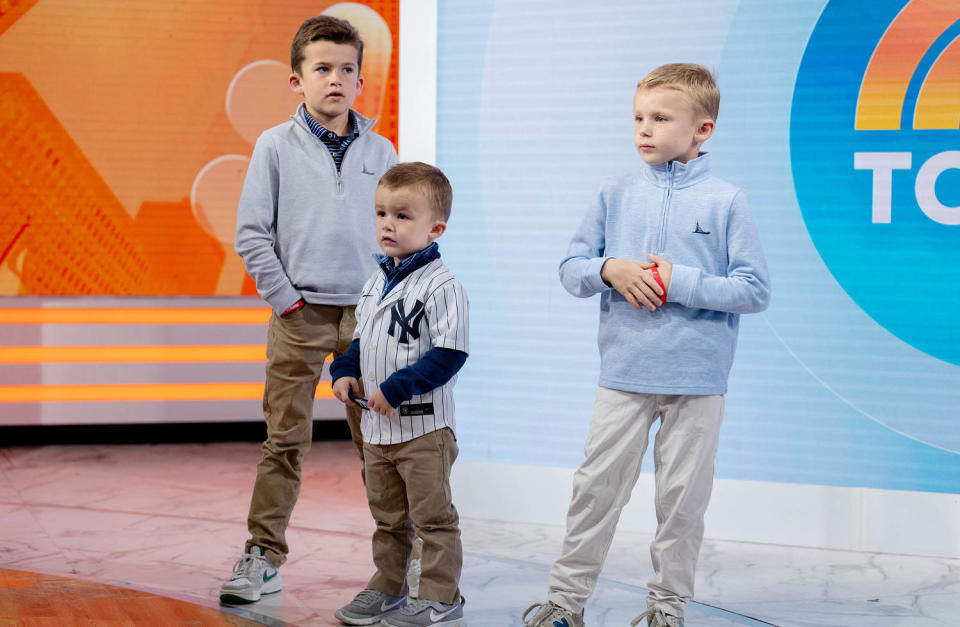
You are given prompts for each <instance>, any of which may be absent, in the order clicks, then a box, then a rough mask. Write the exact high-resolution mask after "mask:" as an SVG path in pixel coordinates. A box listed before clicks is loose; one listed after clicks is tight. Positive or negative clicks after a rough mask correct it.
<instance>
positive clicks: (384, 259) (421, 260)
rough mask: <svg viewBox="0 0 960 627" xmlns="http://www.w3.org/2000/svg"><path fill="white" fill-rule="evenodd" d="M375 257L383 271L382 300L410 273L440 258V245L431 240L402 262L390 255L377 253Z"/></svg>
mask: <svg viewBox="0 0 960 627" xmlns="http://www.w3.org/2000/svg"><path fill="white" fill-rule="evenodd" d="M373 258H374V259H376V260H377V266H379V268H380V271H381V272H383V278H384V284H383V292H381V294H380V300H381V301H382V300H383V299H384V297H385V296H386V295H387V294H388V293H389V292H390V290H392V289H393V288H395V287H396V286H397V285H398V284H399V283H400V281H402V280H404V279H405V278H407V277H408V276H410V273H412V272H413V271H415V270H419V269H420V268H422V267H423V266H425V265H427V264H428V263H430V262H431V261H433V260H434V259H439V258H440V247H439V246H437V243H436V242H431V243H430V245H429V246H427V247H426V248H424V249H423V250H419V251H417V252H415V253H413V254H412V255H410V256H409V257H407V258H406V259H404V260H402V261H401V262H400V263H394V261H393V257H391V256H389V255H382V254H376V255H374V256H373Z"/></svg>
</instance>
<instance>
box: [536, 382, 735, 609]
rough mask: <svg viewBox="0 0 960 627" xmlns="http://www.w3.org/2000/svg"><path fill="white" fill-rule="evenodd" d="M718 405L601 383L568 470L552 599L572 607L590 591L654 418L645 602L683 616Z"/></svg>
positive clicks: (720, 401)
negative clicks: (579, 451) (578, 460)
mask: <svg viewBox="0 0 960 627" xmlns="http://www.w3.org/2000/svg"><path fill="white" fill-rule="evenodd" d="M723 406H724V397H723V396H721V395H716V396H675V395H661V394H635V393H631V392H623V391H619V390H611V389H607V388H600V390H599V391H598V393H597V399H596V402H595V404H594V414H593V419H592V421H591V423H590V432H589V434H588V436H587V443H586V446H585V447H584V454H585V456H586V459H585V460H584V462H583V465H581V466H580V468H579V469H578V470H577V472H576V473H575V474H574V478H573V497H572V498H571V501H570V509H569V511H568V513H567V532H566V537H565V538H564V543H563V550H562V554H561V557H560V559H559V560H557V562H556V563H555V564H554V565H553V568H552V569H551V570H550V600H551V601H553V602H554V603H556V604H558V605H560V606H562V607H564V608H566V609H568V610H570V611H572V612H574V613H578V614H579V613H580V611H581V610H582V608H583V606H584V605H585V604H586V602H587V599H588V598H589V597H590V595H591V594H592V593H593V589H594V587H595V586H596V583H597V578H598V577H599V576H600V570H601V568H602V567H603V562H604V560H605V559H606V557H607V551H609V549H610V543H611V542H612V541H613V534H614V531H615V530H616V526H617V521H618V520H619V518H620V512H621V511H622V510H623V507H624V506H625V505H626V504H627V502H628V501H629V500H630V493H631V492H632V490H633V487H634V485H635V484H636V482H637V479H638V477H639V476H640V462H641V460H642V459H643V454H644V453H645V452H646V448H647V439H648V436H649V432H650V428H651V427H652V426H653V423H654V422H655V421H656V420H657V419H658V418H659V419H660V421H661V424H660V430H659V431H658V432H657V436H656V440H655V443H654V449H653V459H654V472H655V483H656V495H655V505H656V511H657V531H656V535H655V536H654V539H653V542H652V543H651V545H650V556H651V558H652V560H653V569H654V577H653V579H651V580H650V582H649V583H648V588H649V590H650V594H649V595H648V596H647V607H648V608H649V607H658V608H660V609H661V610H662V611H663V612H664V613H667V614H672V615H674V616H678V617H680V618H683V615H684V603H685V602H686V601H687V600H688V599H690V598H692V597H693V582H694V572H695V570H696V566H697V556H698V554H699V553H700V544H701V543H702V541H703V515H704V512H705V511H706V509H707V504H708V503H709V501H710V492H711V490H712V488H713V466H714V459H715V458H716V454H717V441H718V439H719V435H720V423H721V421H722V419H723Z"/></svg>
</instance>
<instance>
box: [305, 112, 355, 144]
mask: <svg viewBox="0 0 960 627" xmlns="http://www.w3.org/2000/svg"><path fill="white" fill-rule="evenodd" d="M347 116H348V117H347V128H349V129H350V132H349V133H347V134H346V135H337V134H336V133H334V132H333V131H331V130H330V129H328V128H327V127H325V126H324V125H323V124H320V123H319V122H317V120H316V118H314V117H313V116H312V115H310V112H309V111H307V108H306V107H304V108H303V120H304V121H305V122H306V123H307V127H308V128H309V129H310V132H312V133H313V134H314V135H316V136H317V139H319V140H321V141H323V142H324V143H327V142H335V143H343V142H345V141H346V140H348V139H353V138H354V137H356V136H357V135H359V134H360V124H359V123H358V122H357V116H355V115H354V114H353V110H352V109H351V110H350V111H348V112H347Z"/></svg>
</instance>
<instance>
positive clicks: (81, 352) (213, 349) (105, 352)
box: [0, 344, 267, 364]
mask: <svg viewBox="0 0 960 627" xmlns="http://www.w3.org/2000/svg"><path fill="white" fill-rule="evenodd" d="M266 360H267V357H266V347H265V346H264V345H262V344H249V345H225V346H0V364H39V363H98V362H99V363H117V362H135V363H136V362H140V363H171V362H174V363H177V362H182V363H191V362H245V361H254V362H257V361H266Z"/></svg>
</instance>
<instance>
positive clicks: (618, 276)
mask: <svg viewBox="0 0 960 627" xmlns="http://www.w3.org/2000/svg"><path fill="white" fill-rule="evenodd" d="M652 268H656V269H657V272H658V273H659V274H660V281H661V282H662V283H663V287H661V286H660V284H659V283H657V279H656V277H655V276H654V275H653V272H651V269H652ZM672 274H673V266H672V265H671V264H670V262H668V261H667V260H666V259H664V258H663V257H660V256H659V255H650V261H638V260H636V259H616V258H612V259H607V261H606V262H605V263H604V264H603V268H601V270H600V278H602V279H603V280H604V281H606V282H607V283H609V284H610V285H612V286H613V289H615V290H617V292H619V293H620V295H621V296H623V297H624V298H625V299H626V300H627V302H628V303H630V304H631V305H632V306H633V307H634V309H638V310H641V309H644V308H646V309H648V310H650V311H654V310H656V308H657V307H660V306H661V305H662V304H663V303H664V295H665V294H666V293H667V290H669V289H670V279H671V276H672Z"/></svg>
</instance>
